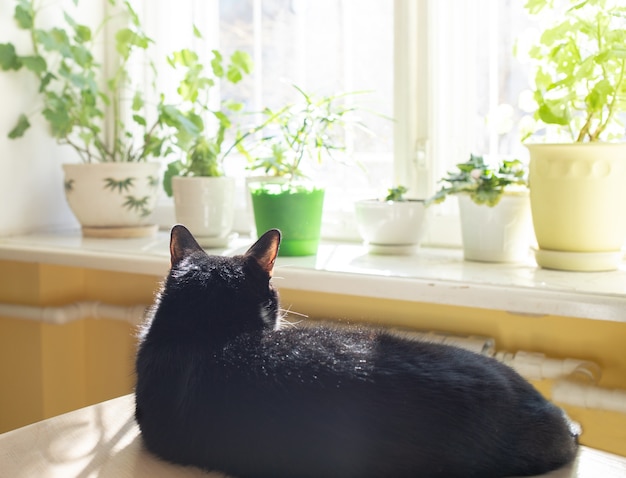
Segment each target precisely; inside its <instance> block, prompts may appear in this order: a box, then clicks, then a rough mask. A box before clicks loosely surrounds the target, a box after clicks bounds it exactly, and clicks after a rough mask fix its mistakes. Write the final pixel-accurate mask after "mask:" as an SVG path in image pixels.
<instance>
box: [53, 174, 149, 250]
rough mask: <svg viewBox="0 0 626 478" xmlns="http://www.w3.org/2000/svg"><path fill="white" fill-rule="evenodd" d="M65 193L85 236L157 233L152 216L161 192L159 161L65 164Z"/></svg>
mask: <svg viewBox="0 0 626 478" xmlns="http://www.w3.org/2000/svg"><path fill="white" fill-rule="evenodd" d="M62 166H63V171H64V173H65V179H64V182H65V197H66V199H67V202H68V204H69V206H70V209H71V210H72V212H73V213H74V215H75V216H76V219H78V222H79V223H80V224H81V227H82V232H83V235H84V236H86V237H112V238H129V237H145V236H151V235H154V234H156V232H157V226H156V224H151V223H150V220H149V216H150V214H151V213H152V210H153V209H154V206H155V204H156V200H157V197H158V193H159V189H160V188H159V185H160V179H159V178H160V173H159V171H160V169H161V165H160V164H159V163H157V162H147V163H113V162H112V163H92V164H84V163H79V164H63V165H62Z"/></svg>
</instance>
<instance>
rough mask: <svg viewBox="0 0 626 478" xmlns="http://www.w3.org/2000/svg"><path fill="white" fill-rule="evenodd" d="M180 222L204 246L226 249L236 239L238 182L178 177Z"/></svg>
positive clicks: (174, 182) (176, 190)
mask: <svg viewBox="0 0 626 478" xmlns="http://www.w3.org/2000/svg"><path fill="white" fill-rule="evenodd" d="M172 191H173V193H174V209H175V213H176V222H178V223H180V224H183V225H185V226H186V227H187V228H188V229H189V230H190V231H191V232H192V233H193V235H194V236H195V238H196V240H197V241H198V244H200V245H201V246H203V247H225V246H226V245H228V242H229V241H230V240H231V239H232V238H233V233H232V230H233V223H234V220H235V179H234V178H230V177H225V176H220V177H201V176H197V177H191V176H189V177H188V176H174V177H173V178H172Z"/></svg>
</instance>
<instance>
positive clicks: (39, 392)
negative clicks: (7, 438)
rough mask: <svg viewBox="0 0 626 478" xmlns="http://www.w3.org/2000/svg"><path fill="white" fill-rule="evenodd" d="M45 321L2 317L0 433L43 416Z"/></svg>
mask: <svg viewBox="0 0 626 478" xmlns="http://www.w3.org/2000/svg"><path fill="white" fill-rule="evenodd" d="M41 357H42V347H41V324H38V323H37V322H30V321H26V320H21V319H10V318H4V317H3V318H0V433H2V432H5V431H8V430H12V429H14V428H17V427H21V426H23V425H26V424H28V423H33V422H36V421H38V420H41V419H42V418H43V416H44V415H43V414H44V403H43V402H44V389H43V380H42V375H43V370H42V368H41V361H42V358H41Z"/></svg>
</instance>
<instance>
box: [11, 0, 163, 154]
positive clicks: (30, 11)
mask: <svg viewBox="0 0 626 478" xmlns="http://www.w3.org/2000/svg"><path fill="white" fill-rule="evenodd" d="M74 4H75V5H76V4H78V0H74ZM108 4H109V10H110V11H111V12H113V14H112V15H109V16H107V17H106V18H105V19H104V20H103V22H102V24H100V25H98V26H97V28H95V29H94V30H92V28H90V27H89V26H87V25H84V24H81V23H79V22H78V21H76V20H75V19H74V18H73V17H72V16H71V15H70V13H69V12H67V11H64V12H63V22H61V24H59V25H55V26H52V27H50V28H43V27H41V26H40V17H41V16H42V8H43V7H44V5H42V4H41V3H37V2H36V1H35V0H16V6H15V10H14V20H15V22H16V24H17V26H18V27H19V28H20V29H22V30H24V31H26V32H28V34H29V38H30V48H29V51H27V52H25V53H20V52H18V49H17V48H16V47H15V45H14V44H13V43H2V44H0V69H2V70H4V71H7V72H11V71H19V70H26V71H28V72H30V73H31V74H33V75H35V77H36V78H37V79H38V81H39V87H38V93H39V95H40V96H41V99H42V107H41V109H40V110H38V111H35V112H33V113H31V114H22V115H20V117H19V118H18V120H17V122H16V124H15V126H14V127H13V128H12V129H11V131H10V132H9V137H10V138H13V139H15V138H20V137H22V136H23V135H24V134H25V133H26V132H27V130H28V129H29V127H30V124H31V122H30V120H31V118H32V116H33V115H36V114H41V115H42V116H43V117H44V118H45V120H46V121H47V123H48V125H49V127H50V131H51V134H52V135H53V136H54V137H55V138H56V139H57V141H58V142H59V143H60V144H64V145H69V146H71V147H72V148H73V149H74V150H75V151H76V152H77V153H78V154H79V156H80V157H81V159H82V160H83V161H84V162H86V163H92V162H124V161H126V162H134V161H144V160H146V159H147V158H149V157H151V156H159V155H161V154H162V152H163V148H164V144H165V143H166V135H165V134H164V130H163V128H162V126H163V122H162V115H161V112H162V108H163V106H164V105H162V104H160V105H158V107H157V108H158V111H157V112H156V114H155V115H153V116H154V117H155V118H156V119H154V120H152V121H151V122H149V121H148V120H147V118H146V115H144V113H143V111H144V106H145V100H144V96H143V92H142V90H141V89H139V88H133V84H132V81H131V78H130V75H129V70H128V65H129V61H130V59H131V56H132V55H133V54H135V52H141V53H143V52H145V51H147V50H148V48H149V47H150V45H151V44H152V43H153V42H152V40H151V39H150V38H149V37H148V36H146V34H145V33H144V32H143V30H142V28H141V23H140V20H139V17H138V16H137V14H136V12H135V11H134V10H133V8H132V7H131V5H130V3H129V2H128V1H124V2H117V1H116V0H108ZM118 17H122V18H123V21H120V22H119V23H120V24H121V25H122V26H121V27H120V28H118V29H117V30H115V32H114V41H115V54H116V55H117V57H116V59H115V61H114V62H110V63H111V64H113V63H114V64H115V65H116V67H115V68H114V69H113V71H111V72H110V74H109V75H108V76H106V77H105V74H106V73H107V72H106V71H105V70H104V68H103V65H102V64H101V63H100V62H98V61H97V59H96V58H95V57H94V54H93V52H94V50H95V48H94V47H95V46H96V45H97V44H98V43H102V42H103V41H104V40H103V38H102V32H103V30H104V26H105V24H107V23H109V22H111V21H112V20H115V21H116V22H117V21H118V19H119V18H118ZM103 78H104V80H103ZM123 94H124V98H122V95H123ZM125 101H126V103H127V104H129V109H130V111H131V114H130V115H126V114H125V111H123V110H122V105H123V104H124V102H125ZM127 116H129V117H128V118H127ZM107 121H109V125H110V128H109V129H106V131H105V122H107ZM105 133H106V135H105Z"/></svg>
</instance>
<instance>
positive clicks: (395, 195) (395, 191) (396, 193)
mask: <svg viewBox="0 0 626 478" xmlns="http://www.w3.org/2000/svg"><path fill="white" fill-rule="evenodd" d="M407 191H408V189H407V188H406V187H405V186H401V185H399V186H396V187H395V188H390V189H388V190H387V196H385V201H406V198H405V197H404V195H405V194H406V193H407Z"/></svg>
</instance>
